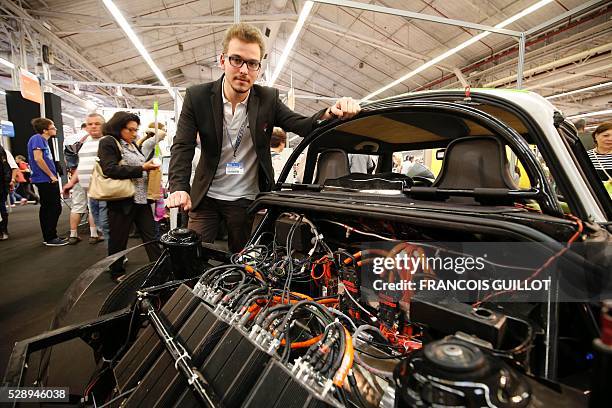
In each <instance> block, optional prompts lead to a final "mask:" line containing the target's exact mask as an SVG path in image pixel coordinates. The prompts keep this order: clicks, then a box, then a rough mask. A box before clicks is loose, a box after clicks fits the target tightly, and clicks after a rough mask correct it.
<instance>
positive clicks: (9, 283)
mask: <svg viewBox="0 0 612 408" xmlns="http://www.w3.org/2000/svg"><path fill="white" fill-rule="evenodd" d="M62 207H63V208H62V215H61V217H60V222H59V224H58V233H59V234H60V235H62V236H67V235H69V234H68V231H69V225H68V215H69V212H70V209H69V208H68V207H67V206H66V205H65V204H64V205H63V206H62ZM38 209H39V206H38V205H26V206H23V207H19V206H17V207H15V208H13V211H12V213H11V214H10V218H9V234H10V239H9V240H7V241H1V242H0V276H1V277H2V284H1V286H0V333H1V335H0V339H1V340H0V375H1V376H2V377H4V373H5V369H6V365H7V362H8V359H9V356H10V353H11V350H12V347H13V344H14V343H15V342H16V341H19V340H23V339H26V338H29V337H32V336H36V335H38V334H41V333H43V332H44V331H46V330H48V328H49V324H50V322H51V319H52V317H53V315H54V313H55V307H56V305H57V303H58V302H59V300H60V299H61V298H62V296H63V294H64V292H65V291H66V289H67V288H68V287H69V286H70V284H71V283H72V281H73V280H74V279H76V278H77V277H78V276H79V275H80V274H81V272H83V271H84V270H85V269H87V268H88V267H90V266H91V265H93V264H95V263H96V262H98V261H99V260H101V259H102V258H104V257H105V256H106V244H105V243H104V242H101V243H99V244H96V245H90V244H89V243H88V242H87V239H88V237H89V233H88V231H89V226H88V225H87V224H85V225H81V226H80V228H79V234H80V236H81V238H82V239H83V241H81V242H80V243H78V244H77V245H67V246H63V247H53V248H50V247H46V246H44V245H43V244H42V237H41V233H40V227H39V222H38ZM138 243H140V240H135V239H131V240H130V242H129V244H128V246H134V245H137V244H138ZM145 262H146V254H145V253H144V250H142V249H137V250H135V251H134V252H132V253H130V254H129V262H128V263H127V265H126V269H127V270H128V273H129V272H130V271H134V270H136V269H137V268H138V267H140V266H142V265H143V264H144V263H145ZM114 286H115V284H114V283H113V282H112V281H111V280H110V278H109V277H108V275H106V274H103V275H102V276H100V277H99V278H98V279H97V280H96V281H95V282H94V283H93V284H92V285H91V287H90V288H89V289H88V290H87V292H86V293H85V295H84V296H83V297H82V298H81V300H80V301H79V302H78V303H77V304H76V306H75V307H74V309H73V310H72V311H71V312H70V313H69V315H68V316H67V319H66V322H65V324H72V323H77V322H81V321H84V320H87V319H90V318H93V317H96V316H97V313H98V310H99V307H100V306H101V305H102V303H103V302H104V299H105V298H106V296H107V294H108V293H109V292H110V290H111V289H112V288H113V287H114ZM39 358H40V353H34V354H33V355H32V357H31V358H30V362H29V367H28V371H27V375H26V380H27V381H26V382H25V384H24V385H29V383H28V381H29V382H30V383H31V381H32V379H33V378H34V376H35V374H36V370H37V366H38V360H39ZM93 364H94V363H93V358H92V353H91V350H90V348H89V347H88V346H87V345H85V343H83V342H82V341H81V340H73V341H70V342H67V343H64V344H62V345H61V346H58V347H56V348H54V350H53V354H52V358H51V366H50V370H49V383H48V385H56V386H68V387H70V388H79V387H82V386H83V385H84V384H86V382H87V381H88V380H89V378H83V377H84V376H85V374H84V373H91V368H92V367H93ZM80 373H83V376H81V375H79V374H80ZM80 391H82V390H78V389H73V390H71V392H76V393H78V392H80Z"/></svg>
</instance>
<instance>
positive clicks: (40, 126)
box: [30, 118, 53, 134]
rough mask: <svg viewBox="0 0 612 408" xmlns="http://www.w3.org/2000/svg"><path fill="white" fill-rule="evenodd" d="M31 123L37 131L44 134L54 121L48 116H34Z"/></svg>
mask: <svg viewBox="0 0 612 408" xmlns="http://www.w3.org/2000/svg"><path fill="white" fill-rule="evenodd" d="M30 123H31V124H32V127H33V128H34V131H35V132H36V133H40V134H42V133H43V132H44V131H45V130H47V129H49V126H51V125H52V124H53V121H52V120H50V119H47V118H34V119H32V121H31V122H30Z"/></svg>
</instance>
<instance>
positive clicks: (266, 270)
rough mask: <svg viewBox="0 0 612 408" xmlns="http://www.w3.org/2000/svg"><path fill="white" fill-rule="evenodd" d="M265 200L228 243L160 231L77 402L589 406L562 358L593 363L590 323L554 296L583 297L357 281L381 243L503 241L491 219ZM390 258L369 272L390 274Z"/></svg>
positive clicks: (584, 372)
mask: <svg viewBox="0 0 612 408" xmlns="http://www.w3.org/2000/svg"><path fill="white" fill-rule="evenodd" d="M264 201H265V200H264ZM264 204H265V203H259V205H261V206H264ZM277 204H278V203H277ZM265 207H266V210H265V211H261V212H260V216H261V220H260V222H259V224H258V226H257V228H256V229H255V230H254V232H253V235H252V238H251V240H250V242H249V244H248V245H247V246H246V247H245V249H244V250H243V251H242V252H240V253H238V254H233V255H231V256H230V257H229V258H228V257H227V256H228V254H222V253H220V252H217V253H215V251H213V250H207V248H206V247H204V249H202V248H201V247H200V245H199V241H198V239H197V236H195V235H194V234H193V232H192V231H190V230H186V229H177V230H172V231H170V232H169V233H168V234H166V236H164V238H163V239H162V243H164V244H165V247H166V248H167V255H168V258H169V259H170V260H171V262H172V265H173V268H174V270H175V273H174V275H175V276H174V277H173V279H169V280H168V281H167V282H163V283H161V284H157V285H153V286H151V285H150V282H149V284H147V280H146V279H145V280H144V282H143V283H142V285H141V286H142V287H141V288H140V289H139V290H138V291H137V292H136V300H135V301H134V303H133V305H132V307H131V308H130V309H129V312H126V313H125V316H126V318H125V321H124V325H123V330H124V331H125V332H127V341H125V342H123V341H117V340H116V339H115V341H104V340H105V339H104V337H105V336H103V335H102V336H100V341H96V342H92V344H91V346H92V348H94V350H95V353H96V355H97V356H98V358H99V364H98V369H97V370H96V373H94V375H93V376H92V380H91V382H90V384H89V385H88V387H87V389H86V391H85V393H84V395H83V399H82V401H83V402H84V403H85V404H88V403H91V401H92V400H93V398H94V396H95V399H96V400H100V399H105V400H107V401H113V404H112V405H113V406H126V407H131V406H147V407H150V406H177V407H178V406H181V407H183V406H209V407H216V406H219V407H221V406H228V407H239V406H244V407H261V406H274V407H285V406H291V407H315V406H317V407H318V406H331V407H342V406H344V407H351V406H356V407H375V406H379V407H400V406H410V407H419V406H438V407H442V406H468V407H472V406H473V407H477V406H478V407H480V406H490V407H493V406H495V407H538V406H550V405H551V404H553V403H554V404H556V405H558V406H562V407H564V406H568V407H570V406H572V407H573V406H587V404H588V403H587V397H586V395H587V394H588V393H589V392H590V391H591V390H592V389H595V388H596V387H597V383H596V382H595V383H589V384H587V385H585V384H584V382H583V383H582V384H579V382H576V381H573V380H572V375H571V374H577V373H580V378H582V379H585V378H587V377H588V376H589V375H590V374H591V373H592V372H593V367H592V366H591V365H589V363H590V359H589V356H592V353H594V351H593V348H592V341H593V337H592V336H591V335H590V333H591V331H592V327H587V326H588V324H587V323H586V322H585V321H582V320H580V319H574V320H572V321H571V324H568V325H561V324H560V323H559V322H560V320H559V319H558V318H556V317H555V314H554V313H555V312H553V310H556V313H566V314H576V313H580V312H579V310H581V309H582V310H583V312H585V311H584V309H583V307H582V305H578V304H575V305H572V304H569V305H565V306H564V307H561V308H557V307H551V303H547V302H514V303H506V302H499V303H498V302H497V300H498V299H496V296H497V295H496V296H493V297H487V295H482V294H481V297H480V298H479V299H480V300H478V301H476V302H466V301H459V300H457V299H455V298H454V296H452V295H450V294H448V295H445V292H444V291H442V292H441V293H442V294H441V293H440V292H439V291H438V292H436V295H435V296H433V297H432V296H429V295H431V293H429V295H428V293H427V292H426V291H425V292H422V293H419V292H418V291H411V290H399V291H397V290H396V291H394V292H393V293H400V295H399V296H395V295H394V294H393V293H392V292H390V291H388V290H380V291H372V290H371V287H369V286H368V284H365V283H364V282H366V281H368V275H371V271H372V267H373V266H375V263H376V259H379V258H381V257H384V258H386V259H397V257H396V256H397V255H398V254H402V253H415V251H416V252H418V251H425V248H426V247H427V242H430V243H431V242H434V240H438V241H439V240H440V239H441V237H444V239H445V240H447V241H450V240H455V241H458V240H465V241H469V240H472V241H476V240H482V241H494V240H497V241H502V239H501V238H502V237H501V236H499V235H496V234H498V233H499V231H497V232H495V233H494V232H492V231H489V233H481V232H478V229H477V228H471V230H470V231H471V232H466V231H458V230H452V229H449V228H448V227H447V228H442V227H440V226H436V225H434V224H433V223H432V224H431V226H430V227H429V228H414V227H413V226H410V225H408V224H406V223H402V222H400V221H395V222H391V221H388V220H381V219H378V218H368V217H352V218H349V217H347V216H346V215H339V214H333V213H329V212H326V211H324V210H322V209H321V208H319V211H295V209H291V210H289V209H288V208H285V207H283V206H282V205H281V204H278V205H277V206H276V207H274V206H270V205H267V204H266V205H265ZM255 208H256V206H255ZM574 227H577V226H574ZM560 231H564V233H565V234H567V235H571V234H572V232H575V231H572V228H571V225H568V226H567V228H566V229H565V230H563V228H560ZM505 238H506V239H507V238H508V237H505ZM515 238H516V237H515ZM516 240H518V239H516ZM438 249H439V248H438ZM456 255H460V254H456ZM224 257H225V258H224ZM549 257H550V255H547V256H546V258H549ZM499 262H501V261H500V260H495V263H494V262H493V261H492V260H487V261H486V262H485V264H487V267H486V268H485V269H491V268H492V267H493V265H497V266H498V267H499ZM505 262H510V261H509V260H508V259H506V260H505ZM513 262H514V264H515V265H519V264H520V260H516V259H514V260H513ZM531 266H532V267H534V265H531ZM523 267H524V265H523ZM400 269H401V268H400ZM400 269H398V268H397V265H394V266H393V267H392V268H390V270H394V271H396V272H397V273H386V272H385V273H382V274H379V275H380V277H381V278H382V279H383V280H384V281H385V282H386V283H387V284H394V283H395V284H397V283H399V282H400V280H399V278H400V277H401V276H400V275H401V274H402V271H401V270H400ZM433 269H435V268H433ZM493 269H494V268H493ZM404 272H405V271H404ZM421 272H422V273H421ZM181 274H182V276H181ZM436 274H437V271H436V270H429V271H419V272H418V273H413V274H412V277H413V279H416V277H419V275H422V276H420V278H421V279H423V280H425V281H428V280H433V281H435V279H436V276H435V275H436ZM152 275H154V271H153V273H152V274H149V277H150V276H152ZM604 309H605V308H604ZM597 312H599V311H598V310H589V311H587V313H589V314H590V315H591V317H592V316H593V313H597ZM602 313H603V316H604V319H603V320H602V321H606V322H607V323H605V324H609V322H610V315H609V311H608V309H605V310H603V311H602ZM606 319H608V320H606ZM566 320H569V319H564V320H563V321H566ZM577 321H578V323H576V322H577ZM581 324H582V327H580V325H581ZM568 331H574V332H573V334H572V335H567V334H566V333H567V332H568ZM576 331H577V332H576ZM117 337H118V338H121V339H124V338H125V337H124V336H117ZM568 338H569V339H570V340H568ZM568 345H569V347H568ZM585 356H586V357H585ZM553 372H554V374H553ZM581 385H582V386H581Z"/></svg>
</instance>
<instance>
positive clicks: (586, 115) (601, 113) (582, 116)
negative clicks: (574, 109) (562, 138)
mask: <svg viewBox="0 0 612 408" xmlns="http://www.w3.org/2000/svg"><path fill="white" fill-rule="evenodd" d="M601 115H612V109H606V110H601V111H597V112H588V113H580V114H578V115H572V116H568V117H567V118H565V119H576V118H586V117H589V116H601Z"/></svg>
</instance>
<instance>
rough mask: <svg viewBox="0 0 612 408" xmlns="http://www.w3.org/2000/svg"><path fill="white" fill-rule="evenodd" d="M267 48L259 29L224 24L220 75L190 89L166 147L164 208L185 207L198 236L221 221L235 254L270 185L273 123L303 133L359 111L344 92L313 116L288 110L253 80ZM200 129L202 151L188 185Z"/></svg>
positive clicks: (209, 235)
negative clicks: (251, 210)
mask: <svg viewBox="0 0 612 408" xmlns="http://www.w3.org/2000/svg"><path fill="white" fill-rule="evenodd" d="M264 47H265V43H264V40H263V35H262V33H261V31H259V29H258V28H256V27H254V26H252V25H250V24H245V23H240V24H234V25H233V26H231V27H230V28H229V29H228V30H227V32H226V34H225V39H224V40H223V53H222V54H221V56H220V66H221V68H222V69H223V72H224V75H223V76H222V77H221V78H220V79H218V80H217V81H214V82H209V83H206V84H201V85H196V86H193V87H190V88H188V89H187V93H186V95H185V101H184V104H183V109H182V111H181V116H180V119H179V122H178V127H177V131H176V137H175V138H174V141H173V144H172V150H171V152H172V153H171V159H170V171H169V179H170V191H171V192H172V194H170V196H169V197H168V200H167V205H168V207H179V208H181V209H183V210H184V211H189V228H191V229H193V230H195V231H196V232H198V233H199V234H200V235H201V237H202V241H203V242H214V239H215V236H216V235H217V229H218V227H219V224H220V223H221V221H222V220H225V221H226V223H227V227H228V244H229V249H230V251H232V252H238V251H240V250H241V249H242V248H243V247H244V245H245V244H246V242H247V241H248V238H249V235H250V232H251V225H252V221H253V220H252V217H250V216H248V215H247V211H246V209H247V207H248V206H249V204H250V203H251V202H252V200H253V199H254V198H255V196H256V195H257V193H259V192H260V191H269V190H270V189H271V187H272V185H273V184H274V170H273V168H272V160H271V156H270V137H271V134H272V129H273V128H274V126H278V127H281V128H283V129H284V130H285V131H288V132H294V133H297V134H298V135H300V136H306V135H307V134H308V133H310V131H311V130H312V129H313V128H314V127H315V126H317V124H318V122H319V121H321V120H326V119H330V118H332V117H339V118H341V119H349V118H351V117H353V116H355V115H356V114H357V113H359V111H360V107H359V104H358V103H357V102H356V101H354V100H353V99H351V98H341V99H339V100H338V101H336V103H334V104H333V105H332V106H330V107H328V108H327V109H324V110H321V111H319V112H317V113H316V114H315V115H313V116H312V117H305V116H302V115H300V114H297V113H295V112H293V111H292V110H291V109H289V108H288V107H287V106H286V105H285V104H283V103H282V102H281V100H280V99H279V93H278V90H277V89H274V88H269V87H264V86H260V85H254V82H255V80H256V79H257V77H258V75H259V71H260V68H261V59H262V58H263V56H264V55H265V54H264V51H265V50H264ZM197 133H199V134H200V139H201V144H202V155H201V158H200V162H199V165H198V167H197V169H196V175H195V179H194V181H193V186H191V188H190V186H189V176H190V173H191V160H192V158H193V154H194V150H195V147H196V134H197Z"/></svg>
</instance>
